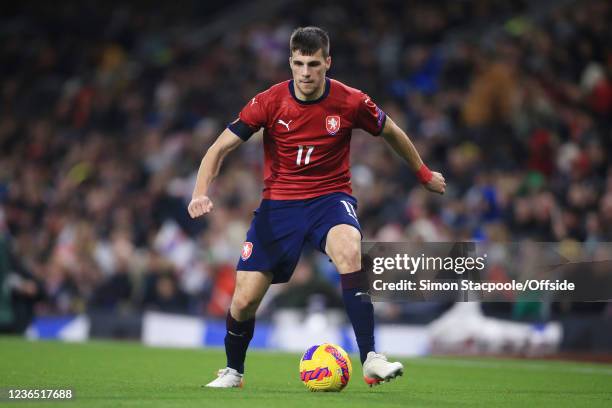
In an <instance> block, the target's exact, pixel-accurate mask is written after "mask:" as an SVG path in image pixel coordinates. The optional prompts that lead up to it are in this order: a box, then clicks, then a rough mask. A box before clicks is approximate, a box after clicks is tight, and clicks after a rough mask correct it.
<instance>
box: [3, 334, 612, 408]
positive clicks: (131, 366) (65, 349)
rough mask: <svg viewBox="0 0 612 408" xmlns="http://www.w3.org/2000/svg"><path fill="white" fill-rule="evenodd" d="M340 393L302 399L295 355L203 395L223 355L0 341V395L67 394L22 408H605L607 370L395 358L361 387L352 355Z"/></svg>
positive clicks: (266, 357)
mask: <svg viewBox="0 0 612 408" xmlns="http://www.w3.org/2000/svg"><path fill="white" fill-rule="evenodd" d="M352 357H353V362H354V370H353V376H352V378H351V381H350V383H349V385H348V387H347V388H346V389H345V390H344V391H342V392H341V393H310V392H308V391H307V390H306V388H305V387H304V385H302V383H301V382H300V380H299V376H298V361H299V356H298V355H296V354H287V353H273V352H257V351H255V352H250V353H249V355H248V357H247V375H246V377H245V387H244V388H243V389H229V390H211V389H206V388H202V384H204V383H206V382H207V381H210V380H211V379H212V378H213V377H214V373H215V372H216V370H217V369H218V368H220V367H221V366H222V365H223V363H224V362H225V357H224V352H223V351H222V350H210V349H203V350H179V349H158V348H148V347H144V346H141V345H140V344H136V343H114V342H112V343H111V342H90V343H85V344H67V343H57V342H30V341H26V340H23V339H18V338H10V337H8V338H7V337H0V387H2V388H7V387H16V388H39V389H40V388H72V389H73V390H74V393H75V399H74V400H72V401H65V402H49V401H47V402H37V403H33V402H6V400H5V401H0V406H7V407H13V406H14V407H16V408H18V407H19V408H21V407H27V406H48V407H58V406H67V407H167V406H172V407H182V408H187V407H198V408H200V407H212V406H214V407H220V408H225V407H248V408H258V407H265V408H273V407H319V406H322V407H327V406H333V407H340V408H342V407H347V408H348V407H350V408H355V407H505V406H507V407H516V406H521V407H547V406H551V407H604V406H605V407H612V365H599V364H583V363H568V362H557V361H524V360H503V359H486V358H416V359H402V362H403V363H404V365H405V366H406V371H405V374H404V376H403V377H401V378H399V379H397V380H395V381H392V382H391V383H388V384H383V385H381V386H379V387H375V388H371V389H370V388H368V387H367V386H366V384H365V383H364V382H363V379H362V378H361V367H360V365H359V364H358V359H357V356H352Z"/></svg>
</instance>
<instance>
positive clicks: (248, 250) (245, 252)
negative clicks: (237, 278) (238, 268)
mask: <svg viewBox="0 0 612 408" xmlns="http://www.w3.org/2000/svg"><path fill="white" fill-rule="evenodd" d="M252 253H253V243H252V242H248V241H246V242H245V243H244V244H242V254H241V255H240V257H241V258H242V260H243V261H246V260H247V259H249V258H250V257H251V254H252Z"/></svg>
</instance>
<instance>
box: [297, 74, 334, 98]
mask: <svg viewBox="0 0 612 408" xmlns="http://www.w3.org/2000/svg"><path fill="white" fill-rule="evenodd" d="M330 88H331V81H330V80H329V78H325V90H324V91H323V95H321V96H319V97H318V98H317V99H313V100H311V101H302V100H300V99H298V97H297V96H295V89H294V88H293V79H292V80H291V81H289V92H290V93H291V96H293V99H294V100H295V101H296V102H297V103H299V104H302V105H312V104H315V103H319V102H321V101H322V100H323V99H325V98H327V95H329V90H330Z"/></svg>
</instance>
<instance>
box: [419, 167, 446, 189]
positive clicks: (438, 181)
mask: <svg viewBox="0 0 612 408" xmlns="http://www.w3.org/2000/svg"><path fill="white" fill-rule="evenodd" d="M431 175H432V177H431V180H429V181H428V182H427V183H425V184H423V185H424V186H425V188H426V189H428V190H429V191H432V192H434V193H439V194H444V192H445V191H446V181H445V180H444V176H443V175H442V173H438V172H437V171H432V172H431Z"/></svg>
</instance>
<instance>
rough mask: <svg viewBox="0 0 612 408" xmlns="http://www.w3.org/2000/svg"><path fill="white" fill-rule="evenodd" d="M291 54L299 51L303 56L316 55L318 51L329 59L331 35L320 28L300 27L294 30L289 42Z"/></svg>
mask: <svg viewBox="0 0 612 408" xmlns="http://www.w3.org/2000/svg"><path fill="white" fill-rule="evenodd" d="M289 50H290V51H291V54H293V52H294V51H299V52H300V53H302V55H314V54H315V53H316V52H317V51H318V50H321V51H322V52H323V56H324V57H325V58H327V57H329V35H327V32H325V30H323V29H321V28H319V27H313V26H310V27H298V28H296V29H295V30H293V33H292V34H291V39H290V40H289Z"/></svg>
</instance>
